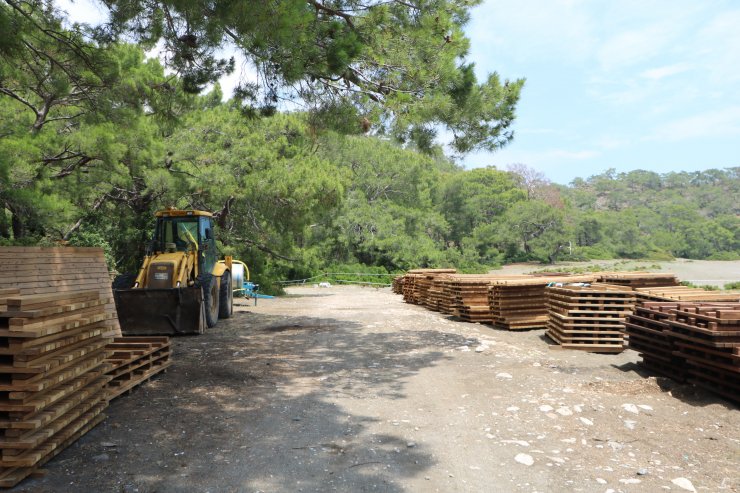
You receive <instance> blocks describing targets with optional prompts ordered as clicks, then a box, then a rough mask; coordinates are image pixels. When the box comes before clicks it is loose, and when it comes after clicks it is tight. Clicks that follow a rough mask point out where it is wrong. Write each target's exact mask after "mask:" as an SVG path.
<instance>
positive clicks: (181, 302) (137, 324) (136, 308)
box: [113, 287, 206, 335]
mask: <svg viewBox="0 0 740 493" xmlns="http://www.w3.org/2000/svg"><path fill="white" fill-rule="evenodd" d="M113 297H114V298H115V300H116V310H117V311H118V320H119V322H120V324H121V332H123V335H181V334H202V333H203V332H204V330H205V328H206V314H205V308H204V306H203V292H202V291H201V289H200V288H199V287H197V288H196V287H187V288H175V289H114V290H113Z"/></svg>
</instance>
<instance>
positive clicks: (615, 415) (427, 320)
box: [18, 287, 740, 493]
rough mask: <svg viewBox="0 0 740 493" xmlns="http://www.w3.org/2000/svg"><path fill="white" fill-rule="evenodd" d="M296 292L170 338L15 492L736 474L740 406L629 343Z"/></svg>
mask: <svg viewBox="0 0 740 493" xmlns="http://www.w3.org/2000/svg"><path fill="white" fill-rule="evenodd" d="M290 293H291V296H289V297H284V298H280V299H276V300H271V301H260V304H259V305H258V306H257V307H254V306H251V305H250V306H242V307H240V308H239V313H237V314H236V315H235V317H234V318H233V319H232V320H230V321H228V322H227V323H223V321H222V322H221V323H220V324H219V326H218V327H217V328H216V329H215V330H212V331H211V332H209V333H207V334H206V335H203V336H198V337H189V338H178V339H177V340H176V342H175V356H174V359H175V363H174V365H173V366H172V367H171V368H170V369H169V371H168V373H167V374H166V375H163V376H161V377H159V378H158V379H156V380H155V381H154V382H152V383H150V384H147V385H145V386H143V387H142V388H140V389H138V390H136V391H135V392H133V393H132V394H131V395H129V396H125V397H122V398H120V399H118V400H116V401H114V402H113V403H112V405H111V407H110V408H109V411H108V415H109V418H108V419H107V421H105V422H104V423H103V424H102V425H100V426H98V427H97V428H96V429H95V430H93V431H92V432H91V433H89V434H88V435H86V436H85V437H84V438H83V439H82V440H80V441H78V442H77V444H75V445H73V446H72V447H71V448H70V449H68V450H66V451H65V452H63V453H62V454H60V455H59V456H58V457H57V458H56V459H55V460H54V461H52V462H51V463H50V464H48V467H47V468H48V470H49V472H48V474H47V475H46V476H45V477H42V478H38V479H33V480H29V481H27V482H25V483H24V484H23V485H22V486H21V488H18V491H28V492H31V491H33V492H52V491H55V492H56V491H70V492H80V491H84V492H97V491H101V492H136V491H138V492H160V493H165V492H183V491H185V492H191V491H192V492H204V491H210V492H214V493H215V492H257V491H264V492H294V491H305V492H314V491H317V492H318V491H321V492H324V491H342V492H347V491H368V492H376V491H377V492H397V491H414V492H427V491H441V492H447V491H460V492H477V491H481V492H499V491H500V492H530V493H531V492H534V491H540V492H572V491H583V492H599V493H604V492H607V491H609V490H612V491H615V492H616V491H623V492H643V491H645V492H653V491H663V490H669V489H670V490H672V491H686V490H684V489H681V487H680V486H678V485H677V484H675V483H673V482H672V481H673V480H678V481H679V482H681V481H690V482H691V483H692V484H693V487H694V488H696V490H697V491H700V492H701V491H705V492H715V491H738V488H740V472H739V468H738V465H739V464H740V410H738V409H737V408H736V407H734V406H731V405H730V404H727V403H726V402H725V401H722V400H721V399H719V398H715V397H713V396H712V395H709V394H706V393H703V392H701V391H694V390H692V389H690V388H687V387H675V386H671V382H670V381H667V380H663V379H659V380H655V379H645V378H643V377H642V376H640V375H639V373H637V370H638V368H637V367H636V365H635V361H636V360H637V355H636V354H635V353H634V352H632V351H627V352H625V353H623V354H620V355H595V354H586V353H580V352H569V351H552V350H549V349H548V346H547V344H546V343H545V342H544V341H543V339H542V332H541V331H539V332H527V333H508V332H502V331H498V330H494V329H492V328H489V327H487V326H483V325H477V324H467V323H462V322H457V321H454V320H452V319H449V318H447V317H444V316H441V315H440V314H438V313H434V312H429V311H427V310H425V309H423V308H420V307H416V306H410V305H407V304H404V303H403V302H402V301H401V299H400V297H398V296H396V295H393V294H391V293H390V292H389V291H388V290H375V289H363V288H352V287H342V288H330V289H316V288H310V287H307V288H294V289H292V290H291V292H290ZM684 486H688V485H686V484H685V483H684Z"/></svg>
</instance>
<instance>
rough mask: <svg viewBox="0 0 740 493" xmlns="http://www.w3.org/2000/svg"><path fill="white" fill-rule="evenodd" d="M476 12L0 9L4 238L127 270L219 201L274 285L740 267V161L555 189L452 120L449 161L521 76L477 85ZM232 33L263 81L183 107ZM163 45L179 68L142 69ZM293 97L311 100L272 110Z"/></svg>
mask: <svg viewBox="0 0 740 493" xmlns="http://www.w3.org/2000/svg"><path fill="white" fill-rule="evenodd" d="M476 3H477V2H476V1H473V2H469V1H457V0H433V1H423V2H422V3H421V4H418V7H419V8H418V9H417V8H416V7H414V5H415V4H409V3H407V2H373V3H370V4H365V5H363V4H361V3H358V2H349V1H338V2H334V3H332V4H331V5H332V7H331V8H329V7H327V5H328V4H319V3H318V2H308V3H307V2H303V1H301V2H299V1H287V2H268V3H265V2H255V1H247V2H246V3H245V2H241V3H239V2H236V3H235V2H220V3H217V5H211V4H208V5H207V6H206V5H205V4H203V3H202V2H200V0H197V1H196V0H185V1H182V2H174V3H173V2H164V3H162V2H160V3H144V2H140V1H139V0H120V1H118V0H116V1H112V2H109V3H108V4H107V5H108V6H109V8H110V9H111V11H112V14H113V18H112V23H111V25H110V26H108V31H105V30H104V29H98V30H97V31H95V33H91V32H90V31H88V30H86V28H84V27H83V26H75V27H73V28H72V29H68V30H65V29H64V28H63V27H62V26H63V25H65V24H64V23H63V21H64V19H62V18H60V17H59V16H58V14H57V13H55V11H54V10H53V9H49V8H46V7H44V6H42V5H41V4H39V3H37V2H33V1H32V2H27V3H25V4H17V3H8V2H5V3H1V4H0V32H3V33H4V34H5V33H9V35H7V36H4V37H3V39H2V40H0V244H24V245H28V244H49V245H52V244H57V243H58V242H60V241H68V242H69V243H70V244H74V245H89V246H100V247H102V248H104V249H105V251H106V256H107V257H106V258H107V259H108V261H109V263H110V264H111V265H115V268H116V269H117V270H118V271H120V272H131V271H135V270H136V269H137V268H138V266H139V263H140V261H141V257H142V254H143V251H144V248H145V246H146V244H147V243H148V241H149V239H150V235H151V231H152V225H153V213H154V211H156V210H158V209H160V208H164V207H167V206H176V207H180V208H197V209H203V210H209V211H212V212H214V214H215V218H216V221H217V223H218V230H217V239H218V244H219V246H220V248H221V250H222V251H223V252H224V253H228V254H231V255H234V256H235V257H237V258H241V259H244V260H245V261H246V262H247V263H248V264H249V266H250V269H251V271H252V278H253V280H255V281H256V282H258V283H259V284H261V286H262V289H263V292H279V291H280V290H281V286H280V284H279V283H277V282H275V281H276V280H278V279H291V278H307V277H311V276H312V275H314V274H316V273H320V272H328V271H330V270H334V271H342V270H345V269H346V270H352V271H355V272H360V273H365V274H370V273H382V274H384V275H386V274H387V275H391V274H393V273H396V272H399V271H403V270H406V269H409V268H415V267H451V266H454V267H456V268H458V269H459V270H460V271H462V272H470V273H481V272H486V271H488V270H490V269H491V268H493V267H496V266H499V265H502V264H504V263H507V262H512V261H520V260H536V261H540V262H546V263H554V262H556V261H560V260H579V259H609V258H618V257H626V258H636V259H643V258H651V259H670V258H673V257H679V256H680V257H688V258H715V259H738V258H740V219H738V217H739V214H740V206H739V205H738V202H737V200H736V197H737V196H739V195H740V168H730V169H727V170H709V171H705V172H697V173H669V174H666V175H660V174H656V173H652V172H647V171H634V172H630V173H625V174H617V173H616V172H614V171H613V170H610V171H608V172H606V173H603V174H601V175H596V176H592V177H590V178H587V179H579V180H576V181H574V183H573V184H572V185H571V186H570V187H561V186H555V185H552V184H550V183H549V182H547V180H546V179H544V177H543V176H542V175H541V174H539V173H536V172H534V171H533V170H530V169H528V168H526V166H523V165H514V166H512V167H510V170H511V171H502V170H498V169H495V168H493V167H489V168H477V169H472V170H463V169H460V168H458V167H457V166H455V165H454V164H453V163H452V162H451V161H450V160H448V159H447V158H446V157H444V155H443V154H442V152H441V148H440V147H439V145H438V144H437V143H436V141H435V135H436V131H437V129H439V128H446V129H447V130H448V131H449V132H450V134H451V135H452V143H451V144H452V147H453V149H454V150H456V151H457V152H468V151H471V150H474V149H481V148H482V149H496V148H499V147H501V146H503V145H505V144H506V143H507V142H508V141H509V140H510V139H511V136H512V134H511V130H510V124H511V122H512V121H513V118H514V108H515V105H516V102H517V100H518V98H519V93H520V91H521V88H522V85H523V81H514V82H509V81H502V80H500V78H499V76H498V75H497V74H492V75H491V76H489V77H488V78H487V79H486V80H485V81H484V82H482V83H481V82H479V81H478V80H477V79H476V76H475V70H474V67H473V66H472V65H471V64H470V63H468V62H467V61H466V60H465V54H466V52H467V49H468V42H467V39H466V38H465V37H464V35H463V32H462V27H463V26H464V24H465V22H466V21H467V12H468V9H469V8H470V7H471V6H472V5H474V4H476ZM203 12H207V14H205V15H204V14H203ZM186 19H187V20H189V21H188V22H185V20H186ZM170 21H172V22H170ZM93 34H94V36H93ZM124 34H129V35H130V34H133V35H134V37H136V38H138V39H139V40H140V41H141V45H138V46H137V45H131V44H124V43H117V42H114V41H113V40H115V39H116V38H117V37H118V36H120V35H124ZM91 36H93V37H91ZM225 36H226V37H230V38H231V39H232V40H233V41H234V42H235V43H236V44H237V45H238V47H239V48H240V49H242V50H243V51H244V52H245V53H246V54H247V56H248V58H250V59H251V60H252V61H255V62H256V64H257V68H258V70H259V71H260V74H261V75H262V76H263V78H262V79H261V80H263V81H264V82H265V84H264V86H261V85H246V84H245V85H243V86H242V87H241V89H240V90H239V91H237V96H236V97H235V98H234V99H232V100H231V101H228V102H222V97H223V92H222V91H221V88H220V87H219V86H218V85H214V86H213V89H212V91H211V92H210V93H207V94H204V95H202V96H194V95H192V94H191V93H192V92H198V91H201V89H202V87H203V86H204V85H205V84H206V83H208V82H211V81H213V80H214V77H215V76H216V75H218V74H219V73H222V72H224V71H228V70H230V62H229V61H228V60H225V61H224V60H219V59H218V58H217V57H216V56H215V51H214V50H215V49H216V48H217V47H218V46H220V44H221V43H222V42H223V39H224V37H225ZM91 39H94V40H95V41H91ZM160 39H164V40H165V44H166V46H165V47H166V49H167V50H168V51H170V52H171V53H172V54H173V57H172V58H170V62H171V64H172V65H173V67H175V68H177V69H179V70H180V72H179V76H175V75H165V70H164V68H163V67H162V66H161V65H160V63H159V62H158V61H156V60H150V59H146V58H145V55H144V48H145V47H151V46H153V45H154V44H155V43H156V42H157V41H158V40H160ZM280 98H289V99H301V100H302V101H303V102H304V103H306V106H305V108H306V109H305V111H301V112H298V111H296V112H291V113H282V112H279V111H277V108H278V102H279V100H280ZM419 151H423V152H419ZM360 277H361V278H363V277H362V276H360ZM365 277H367V278H368V279H369V278H371V277H373V276H369V275H368V276H365ZM363 279H364V278H363ZM335 280H337V281H338V280H339V279H338V278H337V279H335Z"/></svg>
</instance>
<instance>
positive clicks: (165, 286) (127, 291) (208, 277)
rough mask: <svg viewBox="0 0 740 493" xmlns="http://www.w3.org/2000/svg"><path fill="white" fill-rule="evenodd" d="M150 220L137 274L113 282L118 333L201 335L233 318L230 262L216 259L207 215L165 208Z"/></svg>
mask: <svg viewBox="0 0 740 493" xmlns="http://www.w3.org/2000/svg"><path fill="white" fill-rule="evenodd" d="M155 216H156V218H157V225H156V228H155V230H154V237H153V239H152V242H151V244H150V246H149V248H148V249H147V253H146V256H145V257H144V261H143V263H142V265H141V269H139V273H138V274H136V275H135V274H122V275H120V276H118V277H116V279H115V280H114V281H113V297H114V298H115V300H116V310H117V311H118V319H119V321H120V323H121V331H122V332H123V333H124V335H154V334H160V335H175V334H202V333H203V332H204V331H205V328H206V327H208V328H211V327H214V326H215V325H216V322H217V321H218V319H219V318H229V317H231V314H232V313H233V290H232V289H233V288H232V281H231V271H232V259H231V257H226V258H225V260H220V261H219V260H218V252H217V250H216V239H215V237H214V235H213V215H212V214H211V213H210V212H204V211H198V210H179V209H174V208H170V209H167V210H163V211H158V212H156V213H155Z"/></svg>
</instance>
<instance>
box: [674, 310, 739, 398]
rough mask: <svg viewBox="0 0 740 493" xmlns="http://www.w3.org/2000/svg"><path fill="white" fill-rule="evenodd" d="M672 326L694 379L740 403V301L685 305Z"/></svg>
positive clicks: (679, 352)
mask: <svg viewBox="0 0 740 493" xmlns="http://www.w3.org/2000/svg"><path fill="white" fill-rule="evenodd" d="M668 325H669V326H670V329H671V333H670V336H671V337H672V338H673V339H674V344H675V346H676V348H677V351H676V355H677V356H678V357H679V358H681V359H683V360H685V361H686V363H687V369H688V373H689V378H690V380H691V381H692V382H693V383H694V384H696V385H699V386H700V387H704V388H706V389H708V390H711V391H713V392H715V393H717V394H720V395H721V396H723V397H725V398H727V399H729V400H732V401H735V402H740V303H728V304H725V305H721V304H706V305H702V304H681V305H680V306H679V307H678V308H677V309H676V310H673V311H672V317H671V318H670V319H669V321H668Z"/></svg>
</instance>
